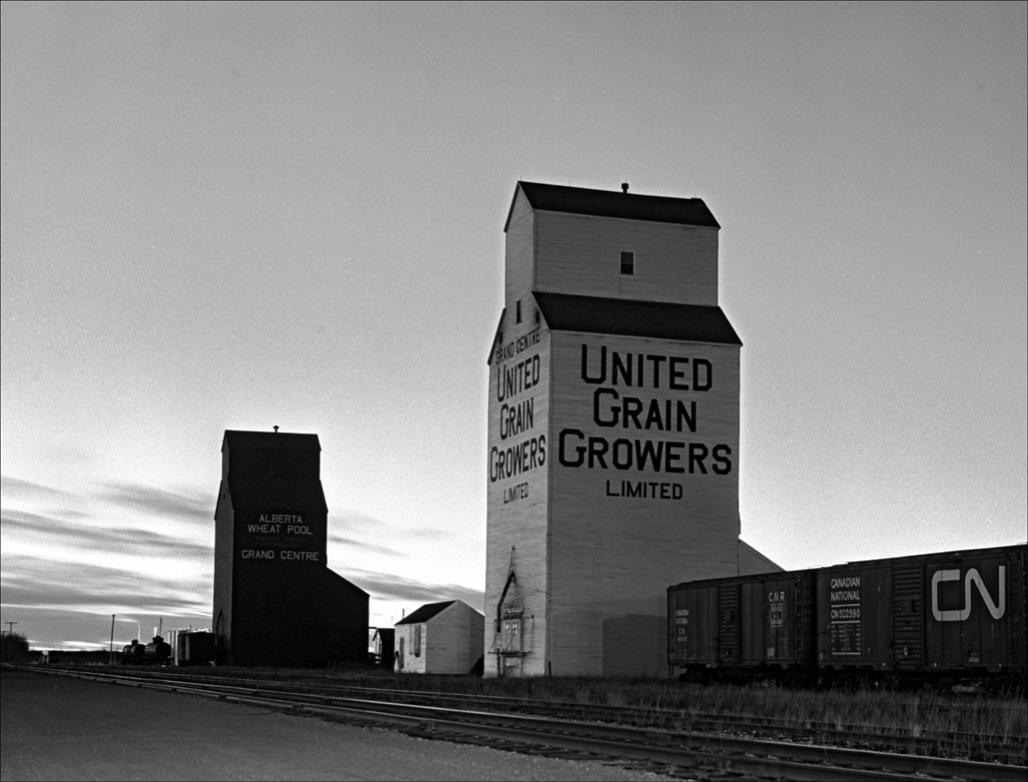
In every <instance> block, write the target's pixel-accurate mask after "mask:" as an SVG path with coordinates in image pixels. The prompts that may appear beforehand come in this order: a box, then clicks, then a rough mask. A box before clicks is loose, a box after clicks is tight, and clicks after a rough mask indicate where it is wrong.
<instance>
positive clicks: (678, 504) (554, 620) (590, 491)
mask: <svg viewBox="0 0 1028 782" xmlns="http://www.w3.org/2000/svg"><path fill="white" fill-rule="evenodd" d="M583 344H585V345H587V346H588V347H589V348H590V350H591V351H592V352H593V353H598V350H599V347H600V346H601V345H604V346H606V347H607V350H608V351H618V352H619V353H622V354H633V355H636V356H638V355H640V354H648V355H660V356H677V357H680V358H690V359H692V358H702V359H704V360H706V361H709V362H710V365H711V367H712V376H711V387H710V389H709V390H706V391H681V390H678V391H676V390H672V389H668V388H666V387H658V388H654V387H652V386H644V387H625V386H623V385H620V386H619V385H612V384H610V383H609V382H608V383H606V384H592V383H586V382H584V381H583V380H582V377H581V355H582V345H583ZM552 345H553V347H552V367H551V372H552V381H551V387H552V400H551V416H550V420H551V442H552V446H551V448H550V451H551V454H552V459H551V460H550V462H549V470H550V487H551V488H550V494H549V503H550V525H549V538H550V549H551V555H550V565H551V571H550V572H551V575H550V594H551V612H550V616H549V621H550V623H551V625H552V627H553V631H552V636H551V649H550V652H551V654H550V657H551V664H552V672H553V674H554V675H603V676H611V675H629V674H649V675H653V674H661V673H664V672H665V669H664V667H663V666H664V662H663V660H664V654H665V646H666V644H665V633H666V626H665V624H664V622H665V619H664V616H665V610H666V593H667V586H668V585H669V584H673V583H677V582H679V581H682V580H683V579H686V578H688V579H695V578H709V577H715V576H722V575H733V574H735V573H736V572H737V541H738V535H739V526H740V525H739V512H738V452H739V349H738V348H737V347H735V346H717V345H703V344H698V343H683V342H678V341H657V340H649V339H641V338H628V337H622V338H610V337H604V338H601V337H597V336H593V335H584V334H572V333H561V334H555V335H554V336H553V339H552ZM609 355H610V354H609V353H608V356H609ZM664 378H665V382H666V373H665V375H664ZM608 381H609V378H608ZM597 389H604V391H603V393H602V394H601V396H600V397H596V395H595V394H596V391H597ZM612 392H616V393H617V394H618V398H617V402H616V403H617V404H624V400H625V398H626V397H634V398H637V399H641V400H647V402H648V400H650V399H655V400H657V402H658V405H660V404H661V400H665V399H667V400H671V401H675V400H678V399H681V400H683V401H685V402H687V403H691V402H695V403H696V408H695V410H696V419H695V429H696V431H695V432H692V431H683V432H678V431H660V430H659V429H656V428H650V429H643V430H640V429H638V428H635V427H634V426H629V427H627V428H626V427H624V426H612V427H601V426H598V425H597V424H596V422H595V420H594V404H596V405H599V406H600V408H601V409H600V417H601V418H607V417H609V416H608V415H607V412H609V408H607V412H604V408H605V407H606V406H608V405H610V404H611V403H612V400H614V397H613V394H612ZM571 429H573V430H577V431H579V432H581V433H582V434H583V435H584V437H585V438H589V437H597V438H602V439H603V440H604V441H605V442H606V443H608V445H609V444H612V443H613V442H614V441H615V440H625V441H629V442H631V443H634V442H635V441H642V442H648V443H655V442H658V441H669V442H685V443H692V442H695V443H699V444H701V445H702V446H704V447H706V448H707V449H708V450H711V451H712V450H713V448H714V447H715V446H716V445H719V444H720V445H723V446H725V447H727V448H728V449H730V459H731V468H730V470H729V471H727V473H726V474H723V475H718V474H716V473H714V471H713V469H712V466H713V465H712V462H711V460H710V459H709V458H708V459H706V460H705V462H704V464H705V466H706V469H707V472H706V474H704V473H702V472H701V471H700V469H699V468H698V467H697V469H696V471H695V472H694V473H693V474H689V473H688V472H685V473H677V472H666V471H655V470H653V469H651V465H649V464H648V465H647V466H646V468H645V469H638V468H637V467H626V465H625V464H622V465H621V466H622V467H625V469H618V468H617V467H615V466H614V465H613V463H612V462H611V461H608V463H607V466H606V468H604V467H602V466H599V464H598V463H597V464H594V466H593V467H591V468H590V467H589V466H588V464H583V465H582V466H569V464H573V463H574V462H575V461H576V459H577V456H576V453H575V452H574V449H575V448H576V447H577V446H578V445H580V444H582V443H583V442H584V440H583V439H582V438H581V437H580V436H579V435H577V434H569V436H568V437H567V438H566V442H565V446H566V448H565V453H564V454H563V457H562V453H561V438H562V432H563V431H564V430H571ZM609 458H610V457H609V456H608V459H609ZM562 461H563V462H564V463H562ZM673 466H674V467H685V468H686V469H687V468H688V459H686V460H685V461H684V462H681V463H678V464H674V465H673ZM721 469H724V468H723V466H722V467H721ZM623 481H624V482H626V483H625V484H623V483H622V482H623ZM651 482H652V483H656V484H658V491H660V490H661V489H660V487H659V485H660V484H663V485H664V486H666V487H667V488H666V489H665V491H667V492H668V493H673V492H676V491H678V490H679V489H675V488H674V487H676V486H677V487H680V491H681V498H680V499H674V498H668V499H661V498H659V497H657V498H653V497H627V496H623V494H624V492H625V490H626V488H627V487H628V486H631V487H635V488H638V487H639V486H640V484H645V485H646V487H647V489H649V485H648V484H650V483H651ZM612 495H614V496H612Z"/></svg>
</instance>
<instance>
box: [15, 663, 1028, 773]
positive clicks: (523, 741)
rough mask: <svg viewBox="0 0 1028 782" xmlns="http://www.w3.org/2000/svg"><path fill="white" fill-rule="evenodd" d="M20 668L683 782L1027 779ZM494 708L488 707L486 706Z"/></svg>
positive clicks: (260, 685) (300, 691)
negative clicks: (616, 765) (727, 780)
mask: <svg viewBox="0 0 1028 782" xmlns="http://www.w3.org/2000/svg"><path fill="white" fill-rule="evenodd" d="M21 669H22V670H29V671H35V672H37V673H40V674H43V675H65V676H75V677H78V678H82V679H90V680H95V681H102V682H110V683H112V684H118V685H123V686H134V687H145V688H151V689H155V690H163V691H169V692H178V693H183V694H190V695H194V696H201V697H208V698H217V699H219V700H222V701H227V702H233V703H241V704H246V705H250V706H256V707H260V708H269V709H277V710H280V711H284V712H287V713H292V714H301V715H308V716H315V717H320V718H323V719H327V720H334V721H342V722H349V723H357V724H361V725H372V726H380V727H389V728H393V729H400V730H403V731H405V732H407V733H412V734H415V735H419V736H425V737H430V738H438V739H445V740H451V741H460V742H466V743H477V744H487V745H488V746H493V747H498V748H502V749H511V750H515V751H519V752H534V753H538V754H546V755H554V756H559V757H568V756H569V755H568V753H572V755H573V756H581V757H585V756H590V757H593V758H595V757H601V758H605V759H611V760H616V761H618V762H622V763H626V762H627V763H629V764H636V765H637V764H644V765H645V767H646V768H648V769H650V770H655V771H661V772H663V773H665V774H671V775H673V776H681V777H687V778H690V779H711V778H715V777H724V776H725V775H731V776H733V777H734V778H741V779H754V780H757V779H760V780H763V779H789V780H826V781H835V780H865V779H866V780H899V779H912V778H915V777H916V778H918V779H920V780H924V778H925V777H931V778H933V779H937V780H968V781H969V782H970V781H977V780H990V782H992V781H995V782H1004V781H1005V780H1017V782H1024V780H1025V779H1026V778H1028V768H1026V767H1025V766H1022V765H1009V764H999V763H983V762H978V761H968V760H956V759H946V758H936V757H927V756H924V755H914V754H897V753H892V752H880V751H871V750H864V749H853V748H845V747H835V746H826V745H817V744H804V743H797V742H793V741H772V740H768V739H762V738H754V737H748V736H739V735H730V734H724V733H709V732H703V731H695V730H673V729H666V728H660V727H652V726H635V725H624V724H612V723H606V722H598V721H595V720H582V719H568V718H566V717H555V716H551V715H538V714H524V713H514V712H510V711H497V710H495V709H494V708H489V699H483V698H477V699H476V700H475V701H474V703H476V704H478V705H479V706H482V708H470V705H469V704H468V703H464V704H463V705H462V706H461V707H454V706H447V705H438V704H424V703H409V702H401V701H396V700H384V699H378V698H368V697H353V696H352V695H341V694H338V693H337V692H335V691H333V690H332V689H331V688H327V687H326V688H320V687H319V688H314V687H312V686H311V685H309V684H307V685H306V686H304V685H302V684H301V683H299V682H297V683H293V684H292V685H291V686H286V687H283V686H282V683H281V682H277V683H275V684H276V685H278V686H274V687H270V686H268V684H269V683H268V682H264V681H250V682H239V681H238V680H237V681H234V682H233V683H223V681H224V680H222V681H218V682H214V681H211V677H196V678H189V677H186V676H182V675H176V676H167V675H141V674H139V673H109V672H104V671H95V670H84V669H78V670H67V669H64V670H62V669H52V668H51V669H47V668H39V667H33V666H25V667H22V668H21ZM493 706H495V704H493Z"/></svg>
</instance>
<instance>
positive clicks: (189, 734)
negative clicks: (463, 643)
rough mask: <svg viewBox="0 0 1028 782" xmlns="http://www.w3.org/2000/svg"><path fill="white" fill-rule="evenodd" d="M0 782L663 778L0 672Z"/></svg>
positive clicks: (197, 700)
mask: <svg viewBox="0 0 1028 782" xmlns="http://www.w3.org/2000/svg"><path fill="white" fill-rule="evenodd" d="M0 707H2V708H0V751H2V754H0V778H2V779H3V780H4V782H16V780H65V779H67V780H148V781H151V780H264V779H266V780H307V779H311V780H316V779H332V780H426V782H427V781H428V780H569V781H572V780H597V781H601V780H652V781H654V782H657V781H658V780H667V779H670V778H669V777H665V776H661V775H658V774H653V773H650V772H647V771H643V770H638V769H630V768H621V767H618V766H613V765H607V764H604V763H601V762H584V761H577V760H560V759H551V758H540V757H533V756H529V755H522V754H519V753H513V752H505V751H501V750H495V749H489V748H483V747H474V746H466V745H460V744H453V743H450V742H446V741H429V740H426V739H418V738H413V737H410V736H406V735H404V734H402V733H397V732H394V731H390V730H384V729H373V728H359V727H352V726H347V725H340V724H336V723H330V722H325V721H323V720H319V719H314V718H310V717H298V716H289V715H285V714H279V713H276V712H271V711H266V710H263V709H257V708H253V707H249V706H243V705H238V704H231V703H222V702H218V701H211V700H208V699H205V698H200V697H195V696H188V695H176V694H174V693H163V692H154V691H151V690H137V689H134V688H129V687H123V686H113V685H110V684H103V683H98V682H90V681H82V680H79V679H69V678H65V677H58V676H44V675H40V674H35V673H23V672H16V671H6V670H5V671H3V672H2V673H0Z"/></svg>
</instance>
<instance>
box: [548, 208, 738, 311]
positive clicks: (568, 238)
mask: <svg viewBox="0 0 1028 782" xmlns="http://www.w3.org/2000/svg"><path fill="white" fill-rule="evenodd" d="M535 219H536V242H535V253H534V259H533V264H534V280H533V283H532V287H533V288H536V289H538V290H542V291H550V292H555V293H573V294H576V295H580V296H609V297H613V298H626V299H638V300H643V301H665V302H676V303H679V304H699V305H705V306H716V305H717V239H718V229H716V228H704V227H698V226H689V225H676V224H673V223H654V222H648V221H642V220H620V219H612V218H604V217H592V216H589V215H575V214H562V213H558V212H538V213H536V217H535ZM622 250H627V251H630V252H632V253H634V256H635V273H634V274H633V275H630V276H629V275H623V274H621V251H622Z"/></svg>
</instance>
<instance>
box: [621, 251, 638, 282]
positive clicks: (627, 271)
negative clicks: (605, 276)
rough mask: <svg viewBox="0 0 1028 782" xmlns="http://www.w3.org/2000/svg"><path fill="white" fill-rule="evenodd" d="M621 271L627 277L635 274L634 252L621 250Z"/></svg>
mask: <svg viewBox="0 0 1028 782" xmlns="http://www.w3.org/2000/svg"><path fill="white" fill-rule="evenodd" d="M621 273H622V274H623V275H625V276H627V277H631V276H632V275H633V274H635V253H633V252H628V251H627V250H622V251H621Z"/></svg>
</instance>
